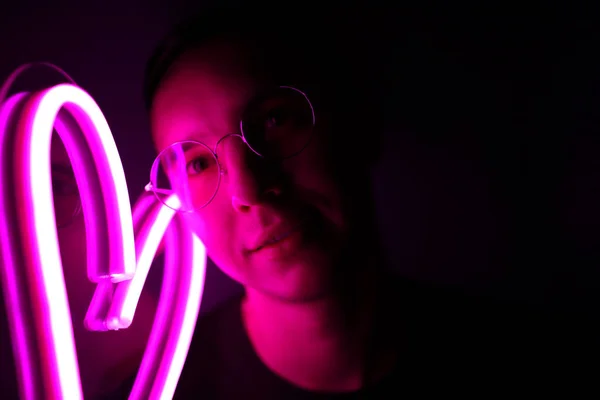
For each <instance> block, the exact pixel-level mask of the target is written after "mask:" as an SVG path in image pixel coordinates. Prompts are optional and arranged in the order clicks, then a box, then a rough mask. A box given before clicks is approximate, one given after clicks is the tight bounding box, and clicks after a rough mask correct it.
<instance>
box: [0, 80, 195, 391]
mask: <svg viewBox="0 0 600 400" xmlns="http://www.w3.org/2000/svg"><path fill="white" fill-rule="evenodd" d="M3 93H7V89H6V85H5V87H3V88H2V90H0V157H1V161H0V177H1V178H2V182H3V185H2V187H1V192H0V193H1V196H0V198H1V201H0V213H1V214H2V215H4V216H6V218H4V219H3V220H2V222H1V223H0V233H1V236H2V238H1V240H2V257H3V258H2V261H3V263H2V268H1V270H2V283H3V289H4V294H5V297H6V304H7V308H8V310H7V311H8V316H9V323H10V326H11V337H12V340H13V345H14V348H15V356H16V358H17V360H16V361H17V370H18V376H19V380H20V390H21V396H22V397H23V398H24V399H33V398H38V397H39V396H40V395H43V396H44V397H47V398H57V399H58V398H69V399H76V398H81V397H82V394H81V384H80V381H79V371H78V364H77V355H76V352H75V347H74V343H73V331H72V326H71V317H70V311H69V307H68V302H67V295H66V289H65V283H64V278H63V273H62V263H61V259H60V252H59V249H58V240H57V232H56V222H55V217H54V205H53V201H52V188H51V185H50V182H51V175H50V174H51V172H50V139H51V135H52V128H53V126H54V125H56V128H57V131H58V133H59V135H60V137H61V139H62V141H63V142H64V144H65V148H66V149H67V152H68V154H69V158H70V159H71V161H72V164H73V170H74V174H75V178H76V180H77V184H78V186H79V188H80V193H81V202H82V210H83V215H84V218H85V225H86V233H87V246H88V277H89V278H90V280H91V281H93V282H96V283H97V288H96V292H95V294H94V297H93V299H92V302H91V304H90V307H89V309H88V313H87V315H86V319H85V323H86V326H87V327H88V328H90V329H94V330H106V329H122V328H126V327H128V326H129V324H131V322H132V320H133V317H134V312H135V308H136V306H137V302H138V300H139V297H140V294H141V290H142V287H143V284H144V282H145V280H146V277H147V274H148V270H149V268H150V265H151V263H152V260H153V259H154V256H155V254H156V251H157V249H158V246H159V244H160V242H161V240H162V239H163V237H164V239H165V240H166V242H165V252H166V266H165V276H164V281H163V288H162V291H161V298H160V302H159V305H158V312H157V316H156V318H155V321H154V326H153V328H152V332H151V334H150V339H149V343H148V347H147V348H146V353H145V355H144V359H143V361H142V365H141V368H140V371H139V373H138V376H137V378H136V381H135V385H134V387H133V390H132V393H131V397H130V398H131V399H147V398H150V399H159V398H160V399H162V398H170V397H172V396H173V393H174V391H175V387H176V385H177V381H178V379H179V376H180V374H181V370H182V368H183V364H184V361H185V357H186V355H187V351H188V349H189V344H190V341H191V338H192V334H193V330H194V327H195V323H196V319H197V316H198V311H199V308H200V302H201V297H202V289H203V286H204V273H205V265H206V258H205V257H206V254H205V250H204V246H203V245H202V243H201V242H200V241H199V239H198V238H197V237H196V236H194V235H193V234H192V233H191V232H190V231H189V229H187V228H186V226H185V224H184V222H183V221H182V220H181V219H180V218H178V217H177V216H176V215H175V212H174V211H173V209H174V208H177V205H178V203H179V201H178V199H177V198H176V197H171V198H169V202H170V204H169V205H170V206H172V207H173V208H169V207H166V206H164V205H162V204H161V203H159V202H158V201H156V199H155V198H154V196H153V195H151V194H146V195H144V196H142V198H141V199H140V201H139V202H138V203H137V205H136V207H135V208H134V213H133V217H132V214H131V209H130V206H129V197H128V194H127V193H128V191H127V187H126V182H125V176H124V173H123V169H122V165H121V162H120V159H119V156H118V152H117V149H116V146H115V144H114V140H113V138H112V135H111V133H110V129H109V127H108V124H107V123H106V120H105V118H104V116H103V115H102V112H101V111H100V109H99V108H98V106H97V105H96V103H95V102H94V101H93V99H92V98H91V97H90V96H89V95H88V94H87V93H85V92H84V91H83V90H81V89H80V88H78V87H76V86H73V85H68V84H62V85H57V86H55V87H52V88H50V89H47V90H44V91H41V92H36V93H33V94H30V95H27V94H19V95H16V96H13V97H11V98H10V99H8V101H6V102H3V95H2V94H3ZM61 108H62V109H65V110H66V111H67V112H68V113H69V115H70V116H71V117H73V118H74V120H75V121H76V123H77V125H78V127H79V128H80V129H72V128H71V127H70V126H69V122H68V121H66V120H63V119H62V118H61V117H60V115H59V110H61ZM134 231H135V237H136V240H135V241H134ZM136 266H137V268H136Z"/></svg>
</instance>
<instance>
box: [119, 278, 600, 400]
mask: <svg viewBox="0 0 600 400" xmlns="http://www.w3.org/2000/svg"><path fill="white" fill-rule="evenodd" d="M385 286H386V287H385V288H382V293H385V295H384V296H383V297H381V298H380V303H379V304H380V307H379V308H378V309H379V313H378V314H377V316H378V318H377V319H376V321H377V325H376V326H377V327H378V331H379V336H378V338H380V339H381V340H385V338H388V339H392V341H393V343H395V350H396V351H397V354H398V357H397V362H396V363H395V367H394V368H393V369H392V370H391V371H390V372H389V373H388V374H387V375H386V376H385V377H384V378H382V379H380V380H378V381H377V382H376V383H375V384H372V385H370V386H368V387H366V388H364V389H362V390H360V391H357V392H353V393H344V394H331V393H315V392H309V391H306V390H302V389H300V388H297V387H295V386H294V385H292V384H291V383H289V382H287V381H286V380H285V379H282V378H281V377H279V376H278V375H276V374H275V373H273V372H272V371H271V370H269V369H268V368H267V367H266V366H265V365H264V363H262V361H261V360H260V359H259V357H258V356H257V354H256V353H255V351H254V349H253V346H252V344H251V342H250V340H249V338H248V336H247V334H246V331H245V328H244V326H243V322H242V318H241V298H239V297H238V298H234V299H232V300H230V301H228V302H227V303H225V304H223V305H222V306H221V307H219V308H218V309H216V310H215V311H213V312H212V313H210V314H209V315H207V316H205V317H203V318H201V319H200V321H199V322H198V325H197V327H196V331H195V334H194V338H193V341H192V345H191V347H190V351H189V353H188V358H187V360H186V363H185V366H184V370H183V372H182V375H181V378H180V381H179V384H178V387H177V391H176V394H175V398H176V399H196V398H202V399H289V400H313V399H314V400H318V399H344V400H345V399H348V400H350V399H389V398H399V397H400V396H405V395H407V394H411V393H412V394H418V395H419V397H420V396H424V395H426V394H436V393H438V394H439V393H443V394H459V395H465V394H468V395H475V396H480V395H481V396H488V395H494V394H510V395H514V394H515V393H523V392H529V393H532V392H531V391H532V390H534V392H535V393H537V394H539V393H540V391H551V390H552V389H551V388H552V387H554V386H559V385H560V386H563V384H569V383H570V382H572V381H571V378H570V376H572V375H570V374H569V373H570V372H573V371H582V370H586V369H587V368H588V367H587V364H586V363H587V362H589V361H593V362H594V364H596V363H597V361H596V360H597V359H595V360H594V359H593V358H595V357H592V354H595V353H593V352H592V348H591V347H590V342H589V340H588V339H586V338H589V337H591V335H590V331H589V330H587V331H586V332H583V334H581V333H582V332H581V331H580V329H584V330H585V328H583V327H579V326H578V325H574V324H572V323H567V322H566V320H560V321H559V320H555V319H551V318H547V316H543V315H541V314H539V313H534V312H529V311H525V310H523V309H520V308H519V307H513V306H508V305H506V304H500V303H498V302H495V301H492V300H490V299H486V298H481V297H475V296H466V295H463V294H458V293H454V292H452V291H451V290H448V289H444V288H440V287H436V288H434V287H428V286H426V285H419V284H415V283H409V282H405V281H402V280H388V281H386V283H385ZM565 324H566V325H565ZM571 331H572V332H574V333H576V334H575V335H573V334H571V333H565V332H571ZM575 337H578V338H579V339H578V340H577V339H575ZM590 372H591V371H590ZM578 379H579V380H580V381H581V375H580V376H579V377H578ZM131 382H132V381H131ZM131 382H130V383H129V384H128V385H125V387H131ZM126 393H128V390H124V391H123V393H121V396H123V397H125V398H126ZM116 397H119V396H113V398H116Z"/></svg>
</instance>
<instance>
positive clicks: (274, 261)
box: [151, 41, 348, 301]
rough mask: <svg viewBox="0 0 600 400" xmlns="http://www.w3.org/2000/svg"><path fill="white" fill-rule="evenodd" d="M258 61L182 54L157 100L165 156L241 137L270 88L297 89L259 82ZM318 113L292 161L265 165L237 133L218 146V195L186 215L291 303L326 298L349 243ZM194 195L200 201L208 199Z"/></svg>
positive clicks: (216, 49) (220, 47)
mask: <svg viewBox="0 0 600 400" xmlns="http://www.w3.org/2000/svg"><path fill="white" fill-rule="evenodd" d="M254 59H256V57H254V58H253V57H252V56H251V55H250V54H249V53H248V52H247V51H244V50H243V49H242V47H240V46H237V45H235V44H233V43H232V42H229V43H228V42H225V41H221V42H214V43H211V44H207V45H205V46H203V47H202V48H200V49H196V50H194V51H190V52H188V53H186V54H184V55H183V56H182V57H181V58H180V59H179V60H178V61H177V62H176V63H175V64H174V65H173V66H172V67H171V70H170V72H169V74H168V75H167V76H166V77H165V78H164V79H163V81H162V83H161V86H160V88H159V90H158V92H157V94H156V96H155V98H154V103H153V107H152V110H151V123H152V131H153V139H154V143H155V146H156V148H157V150H158V151H159V152H160V151H162V150H163V149H165V148H167V147H168V146H169V145H171V144H172V143H174V142H178V141H182V140H195V141H200V142H202V143H204V144H206V145H207V146H208V148H210V149H215V145H216V144H217V142H218V141H219V139H221V138H222V137H223V136H225V135H227V134H231V133H234V134H239V133H240V120H241V119H242V116H243V115H244V112H245V111H246V110H247V106H248V104H249V103H251V102H252V100H253V99H255V98H256V96H258V95H259V94H261V93H262V92H263V91H264V90H265V89H267V88H269V87H272V85H286V84H290V82H269V80H268V79H264V78H260V76H263V77H264V76H267V75H268V74H266V72H265V70H264V69H261V68H259V67H258V65H257V64H256V63H255V64H253V63H252V60H254ZM298 89H301V90H302V88H298ZM306 94H307V96H308V97H309V98H310V97H311V94H310V93H306ZM321 111H322V110H321ZM315 114H316V127H315V131H314V135H313V136H312V139H311V141H310V143H309V145H308V146H307V147H306V148H305V149H304V151H302V152H301V153H300V154H299V155H297V156H295V157H292V158H288V159H285V160H279V161H277V160H274V159H265V158H260V157H258V156H257V155H256V154H254V153H253V152H252V151H251V150H250V149H249V148H248V147H247V146H246V145H245V144H244V143H243V141H242V139H241V138H239V137H235V136H232V137H228V138H226V139H224V140H223V141H222V142H220V143H219V145H218V147H217V151H216V153H217V155H218V158H219V163H220V165H221V168H222V170H223V173H222V176H221V181H220V186H219V189H218V192H217V193H216V195H215V197H214V199H212V201H211V202H210V203H209V204H208V205H207V206H205V207H204V208H201V209H199V210H196V211H195V212H193V213H186V214H184V215H186V216H187V218H188V222H189V223H190V225H191V227H192V229H193V230H194V231H195V232H196V233H197V234H198V235H199V237H200V238H201V240H202V241H203V243H204V244H205V246H206V248H207V251H208V254H209V256H210V257H211V258H212V259H213V260H214V261H215V263H216V264H217V265H218V266H219V267H220V268H221V269H222V270H223V271H224V272H225V273H226V274H228V275H229V276H230V277H232V278H233V279H235V280H236V281H238V282H240V283H241V284H243V285H245V286H249V287H252V288H253V289H256V290H259V291H262V292H264V293H267V294H270V295H274V296H277V297H280V298H283V299H286V300H291V301H301V300H306V299H313V298H316V297H319V296H323V295H325V294H327V292H328V290H330V288H331V286H330V285H331V275H332V272H333V266H334V264H335V262H336V259H337V258H338V257H339V254H340V250H341V248H342V247H343V246H344V244H345V243H346V240H347V236H348V235H347V231H348V227H347V225H348V217H347V215H346V212H345V211H343V208H342V202H341V197H342V195H341V193H342V192H341V189H340V187H339V184H338V183H337V181H336V179H335V178H334V176H335V174H334V172H333V168H332V167H331V165H332V164H333V163H332V162H331V157H329V156H328V151H327V150H326V149H327V148H328V146H326V145H325V143H326V141H327V139H326V135H327V132H326V129H324V125H325V124H324V123H323V122H322V121H321V120H320V119H319V114H320V112H319V110H318V109H315ZM264 123H265V124H267V123H269V121H264ZM190 190H191V191H192V193H191V196H192V197H195V196H196V197H198V196H201V195H200V194H198V193H194V188H193V187H191V186H190Z"/></svg>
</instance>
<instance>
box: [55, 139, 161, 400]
mask: <svg viewBox="0 0 600 400" xmlns="http://www.w3.org/2000/svg"><path fill="white" fill-rule="evenodd" d="M51 164H52V170H53V173H52V179H53V191H54V201H55V209H56V212H57V214H58V213H63V215H68V213H69V212H70V210H72V207H73V206H74V205H75V204H77V202H78V197H79V193H78V191H77V186H76V182H75V179H74V177H73V171H72V168H71V163H70V161H69V157H68V155H67V152H66V150H65V148H64V146H63V144H62V142H61V141H60V139H59V138H58V136H57V135H54V136H53V138H52V147H51ZM63 220H64V221H67V223H66V224H64V225H63V226H60V227H59V229H58V239H59V245H60V250H61V258H62V262H63V270H64V276H65V283H66V286H67V293H68V298H69V305H70V309H71V318H72V321H73V333H74V337H75V344H76V347H77V353H78V360H79V368H80V374H81V382H82V387H83V391H84V395H85V397H86V398H91V399H93V398H96V397H97V396H99V395H101V394H103V393H110V392H111V391H114V390H115V389H116V388H117V387H118V385H119V383H120V382H122V381H124V380H125V379H127V378H129V377H130V376H132V375H134V374H135V373H136V371H137V368H138V366H139V364H140V362H141V357H142V355H143V351H144V348H145V346H146V341H147V338H148V335H149V332H150V329H151V326H152V322H153V319H154V311H155V309H156V304H155V299H154V298H153V297H152V296H151V295H150V294H149V293H148V292H145V291H144V292H142V295H141V297H140V302H139V305H138V308H137V310H136V314H135V320H134V322H133V323H132V325H131V327H130V328H128V329H124V330H121V331H118V332H115V331H109V332H91V331H88V330H87V329H86V328H85V327H84V324H83V320H84V318H85V314H86V312H87V308H88V306H89V304H90V301H91V299H92V296H93V294H94V290H95V289H96V287H95V285H94V284H93V283H92V282H90V281H89V280H88V278H87V271H86V242H85V224H84V219H83V215H81V214H79V215H78V216H76V217H74V218H71V219H70V218H67V217H65V218H63Z"/></svg>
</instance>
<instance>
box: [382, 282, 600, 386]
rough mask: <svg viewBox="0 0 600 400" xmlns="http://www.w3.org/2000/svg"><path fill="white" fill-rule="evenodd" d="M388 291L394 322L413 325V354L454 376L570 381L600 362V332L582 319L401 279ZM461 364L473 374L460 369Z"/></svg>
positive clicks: (388, 310)
mask: <svg viewBox="0 0 600 400" xmlns="http://www.w3.org/2000/svg"><path fill="white" fill-rule="evenodd" d="M387 284H388V287H389V288H390V289H389V291H388V292H389V293H390V296H391V298H390V300H389V304H392V305H393V306H387V307H386V311H385V315H386V317H387V318H388V319H390V320H392V319H396V320H400V321H403V320H404V321H407V328H406V329H407V330H408V331H409V332H410V336H409V337H411V338H412V345H413V348H419V349H420V355H422V356H426V357H427V358H428V359H429V360H435V361H436V362H438V364H439V365H440V366H447V367H448V370H446V373H447V372H448V371H450V370H452V371H454V372H456V373H460V374H462V373H464V372H468V373H470V374H475V375H477V374H488V373H490V372H491V371H495V373H498V372H501V373H500V374H499V375H498V377H502V379H504V378H507V377H510V379H511V381H514V379H516V378H519V377H521V378H523V379H525V378H526V377H528V376H529V374H531V373H534V374H535V375H538V376H541V374H544V376H546V377H550V376H561V377H562V376H563V375H564V374H566V373H569V374H571V373H572V371H573V370H574V369H577V370H579V371H584V370H585V368H587V367H586V365H588V364H589V362H587V361H584V360H589V361H590V362H591V361H594V359H596V360H597V356H598V354H599V353H598V347H599V339H600V335H599V334H598V333H599V332H598V326H597V324H596V323H594V321H591V320H590V319H589V318H584V317H583V316H581V315H576V314H574V313H570V314H567V313H565V312H560V311H558V310H554V311H549V310H544V309H541V308H535V307H533V306H529V305H527V304H519V303H516V302H510V301H507V300H502V299H499V298H495V297H492V296H486V295H483V294H477V293H472V292H471V293H469V292H467V291H464V290H460V289H458V288H453V287H448V286H439V285H431V284H423V283H417V282H407V281H405V280H402V279H400V278H395V279H390V280H388V281H387ZM392 298H393V299H392ZM404 315H406V316H407V317H406V318H403V317H402V316H404ZM400 329H402V328H400ZM456 360H462V365H463V366H464V365H467V364H466V363H467V362H470V363H471V364H472V366H473V367H472V370H467V369H461V368H462V367H461V368H457V366H456V365H455V364H454V363H455V362H456ZM464 368H468V367H464ZM527 379H529V378H527Z"/></svg>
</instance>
